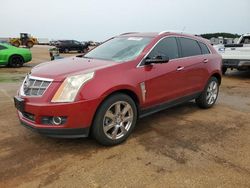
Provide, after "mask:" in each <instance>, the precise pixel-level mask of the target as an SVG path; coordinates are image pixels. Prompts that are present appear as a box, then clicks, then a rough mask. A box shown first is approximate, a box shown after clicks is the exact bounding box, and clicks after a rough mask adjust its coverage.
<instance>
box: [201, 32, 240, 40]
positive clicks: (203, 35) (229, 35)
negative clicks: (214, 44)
mask: <svg viewBox="0 0 250 188" xmlns="http://www.w3.org/2000/svg"><path fill="white" fill-rule="evenodd" d="M201 36H202V37H203V38H206V39H211V38H213V37H215V38H218V37H223V38H239V37H240V35H238V34H232V33H206V34H201Z"/></svg>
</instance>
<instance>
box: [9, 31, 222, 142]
mask: <svg viewBox="0 0 250 188" xmlns="http://www.w3.org/2000/svg"><path fill="white" fill-rule="evenodd" d="M220 83H221V56H220V55H218V54H217V52H216V51H215V50H214V48H213V47H212V46H211V45H210V44H209V43H208V42H207V41H206V40H204V39H202V38H201V37H196V36H193V35H189V34H183V33H173V32H161V33H125V34H121V35H119V36H115V37H113V38H111V39H109V40H107V41H106V42H104V43H103V44H101V45H100V46H98V47H96V48H94V49H93V50H91V51H90V52H88V53H87V54H85V55H80V56H76V57H69V58H65V59H59V60H56V61H52V62H46V63H42V64H39V65H38V66H36V67H34V68H33V69H32V70H31V72H30V73H29V74H28V75H27V76H26V78H25V80H24V82H23V84H22V86H21V88H20V90H19V91H18V94H17V96H15V97H14V102H15V106H16V108H17V110H18V117H19V119H20V121H21V124H23V125H24V126H25V127H27V128H30V129H32V130H34V131H36V132H38V133H41V134H45V135H47V136H53V137H64V138H65V137H66V138H76V137H86V136H88V135H92V136H93V137H94V138H95V139H96V140H97V141H98V142H99V143H101V144H103V145H115V144H119V143H121V142H123V141H124V140H125V139H126V138H127V137H128V136H129V135H130V134H131V132H132V130H133V129H134V127H135V125H136V121H137V119H138V118H141V117H144V116H146V115H149V114H152V113H154V112H157V111H160V110H163V109H166V108H169V107H172V106H174V105H177V104H180V103H182V102H186V101H189V100H192V99H195V101H196V103H197V105H198V106H199V107H201V108H210V107H211V106H213V105H214V104H215V102H216V99H217V96H218V92H219V85H220Z"/></svg>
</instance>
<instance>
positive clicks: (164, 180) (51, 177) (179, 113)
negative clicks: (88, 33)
mask: <svg viewBox="0 0 250 188" xmlns="http://www.w3.org/2000/svg"><path fill="white" fill-rule="evenodd" d="M32 52H33V61H32V62H31V63H28V64H27V65H26V66H25V67H23V68H19V69H11V68H6V67H0V106H1V110H0V187H53V188H54V187H250V136H249V135H250V95H249V93H250V72H238V71H231V72H229V73H227V74H226V75H225V76H224V77H223V80H222V85H221V88H220V95H219V99H218V102H217V104H216V105H215V106H214V107H213V108H212V109H209V110H201V109H199V108H198V107H197V106H196V105H195V104H194V103H193V102H189V103H186V104H183V105H181V106H178V107H175V108H172V109H168V110H165V111H162V112H160V113H157V114H154V115H151V116H149V117H146V118H144V119H141V120H140V121H139V122H138V125H137V127H136V129H135V131H134V132H133V134H132V135H131V136H130V138H129V139H128V140H127V141H126V142H125V143H123V144H121V145H119V146H115V147H103V146H100V145H98V144H97V143H96V142H95V141H94V140H92V139H53V138H47V137H44V136H41V135H38V134H36V133H34V132H31V131H30V130H28V129H26V128H24V127H22V126H21V125H20V123H19V121H18V119H17V116H16V110H15V108H14V106H13V100H12V97H13V96H14V95H15V93H16V90H17V88H18V87H19V86H20V83H21V80H22V79H23V77H24V75H25V74H26V73H28V72H29V71H30V69H31V67H32V66H34V65H36V64H39V63H41V62H44V61H47V60H49V55H48V48H47V47H46V46H43V47H34V48H32ZM71 55H73V54H71Z"/></svg>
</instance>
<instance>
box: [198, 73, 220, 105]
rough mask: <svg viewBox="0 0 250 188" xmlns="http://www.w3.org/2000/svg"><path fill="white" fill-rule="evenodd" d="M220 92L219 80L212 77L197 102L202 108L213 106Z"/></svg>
mask: <svg viewBox="0 0 250 188" xmlns="http://www.w3.org/2000/svg"><path fill="white" fill-rule="evenodd" d="M218 94H219V82H218V79H217V78H215V77H211V78H210V79H209V81H208V83H207V86H206V87H205V89H204V91H203V92H202V93H201V95H200V96H199V97H198V98H197V99H196V103H197V105H198V106H199V107H200V108H210V107H212V106H213V105H214V104H215V102H216V100H217V98H218Z"/></svg>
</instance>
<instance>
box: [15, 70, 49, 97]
mask: <svg viewBox="0 0 250 188" xmlns="http://www.w3.org/2000/svg"><path fill="white" fill-rule="evenodd" d="M28 75H29V74H27V75H26V77H25V78H24V80H23V83H22V85H21V87H20V90H19V94H20V95H21V96H23V97H42V96H43V94H44V93H45V92H46V91H47V89H48V88H49V87H50V85H51V84H52V82H53V79H51V78H42V77H37V76H30V75H29V78H30V79H34V80H39V81H46V82H50V83H49V85H48V87H47V88H46V89H45V90H44V92H43V94H42V95H38V96H34V95H25V93H24V90H23V86H24V83H25V81H26V79H27V76H28Z"/></svg>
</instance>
